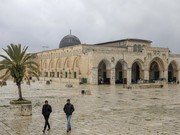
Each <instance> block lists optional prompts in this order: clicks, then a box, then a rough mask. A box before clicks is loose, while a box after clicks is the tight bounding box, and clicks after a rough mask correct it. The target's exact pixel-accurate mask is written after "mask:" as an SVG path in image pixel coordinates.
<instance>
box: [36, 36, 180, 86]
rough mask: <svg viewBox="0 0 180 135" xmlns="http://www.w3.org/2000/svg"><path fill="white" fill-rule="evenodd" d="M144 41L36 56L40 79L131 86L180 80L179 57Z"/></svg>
mask: <svg viewBox="0 0 180 135" xmlns="http://www.w3.org/2000/svg"><path fill="white" fill-rule="evenodd" d="M150 43H151V42H150V41H146V40H137V39H125V40H119V41H114V42H107V43H103V44H96V45H76V46H68V47H63V48H59V49H55V50H49V51H45V52H40V53H37V55H38V56H37V60H36V61H38V63H39V65H40V69H41V73H42V74H41V76H42V77H46V78H47V79H48V78H50V79H56V80H57V81H60V82H68V81H71V82H76V83H88V84H111V85H114V84H125V85H126V84H127V85H129V84H133V83H144V82H146V83H148V82H155V80H161V79H165V80H168V81H169V82H177V81H179V78H180V72H179V67H180V66H179V65H180V55H172V54H169V50H168V49H167V48H156V47H151V44H150Z"/></svg>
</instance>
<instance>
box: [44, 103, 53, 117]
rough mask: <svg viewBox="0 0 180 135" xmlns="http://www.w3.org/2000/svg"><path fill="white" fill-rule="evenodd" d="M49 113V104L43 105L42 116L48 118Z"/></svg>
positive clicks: (50, 109)
mask: <svg viewBox="0 0 180 135" xmlns="http://www.w3.org/2000/svg"><path fill="white" fill-rule="evenodd" d="M51 112H52V108H51V106H50V105H49V104H47V105H43V108H42V114H43V115H44V116H49V115H50V113H51Z"/></svg>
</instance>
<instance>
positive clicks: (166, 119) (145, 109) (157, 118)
mask: <svg viewBox="0 0 180 135" xmlns="http://www.w3.org/2000/svg"><path fill="white" fill-rule="evenodd" d="M179 88H180V86H179V85H170V86H169V87H167V88H164V89H139V90H130V89H128V90H127V89H123V88H122V86H120V85H119V86H109V85H101V86H90V85H80V86H74V87H73V88H66V87H65V84H56V83H52V84H51V85H46V84H45V83H44V82H35V83H32V84H31V86H28V85H26V84H23V85H22V89H23V96H24V97H25V98H26V99H29V100H31V101H32V103H33V115H32V116H28V117H27V116H16V115H14V111H13V109H12V107H11V106H9V101H10V100H11V99H15V98H17V96H18V94H17V88H16V85H14V84H12V83H11V82H8V86H5V87H2V88H0V135H42V134H43V133H42V129H43V126H44V119H43V116H42V114H41V107H42V105H43V103H44V100H48V101H49V104H51V105H52V109H53V112H52V114H51V116H50V123H51V128H52V129H51V131H50V132H46V134H48V135H65V134H67V133H66V118H65V114H64V113H63V110H62V109H63V106H64V104H65V103H66V99H67V98H70V99H71V102H72V103H73V104H74V106H75V112H74V114H73V116H72V121H71V124H72V131H71V133H68V134H69V135H180V89H179ZM81 90H90V91H91V95H81Z"/></svg>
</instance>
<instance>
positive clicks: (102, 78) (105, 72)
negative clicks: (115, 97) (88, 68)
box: [98, 59, 111, 84]
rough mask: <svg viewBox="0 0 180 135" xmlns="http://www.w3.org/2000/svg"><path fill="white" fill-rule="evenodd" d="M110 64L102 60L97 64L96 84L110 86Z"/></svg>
mask: <svg viewBox="0 0 180 135" xmlns="http://www.w3.org/2000/svg"><path fill="white" fill-rule="evenodd" d="M110 76H111V63H110V62H109V61H108V60H107V59H103V60H101V61H100V62H99V64H98V84H105V83H106V84H110Z"/></svg>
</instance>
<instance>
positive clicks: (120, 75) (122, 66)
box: [115, 60, 128, 84]
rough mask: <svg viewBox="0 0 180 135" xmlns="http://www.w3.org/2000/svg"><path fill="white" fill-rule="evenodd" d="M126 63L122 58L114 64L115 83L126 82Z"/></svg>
mask: <svg viewBox="0 0 180 135" xmlns="http://www.w3.org/2000/svg"><path fill="white" fill-rule="evenodd" d="M127 68H128V66H127V63H126V62H125V61H124V60H119V61H117V63H116V66H115V83H116V84H126V83H127Z"/></svg>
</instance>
